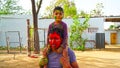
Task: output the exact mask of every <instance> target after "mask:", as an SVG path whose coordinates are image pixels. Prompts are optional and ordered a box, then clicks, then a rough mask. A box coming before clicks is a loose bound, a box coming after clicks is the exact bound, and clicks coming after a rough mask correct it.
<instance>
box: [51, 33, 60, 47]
mask: <svg viewBox="0 0 120 68" xmlns="http://www.w3.org/2000/svg"><path fill="white" fill-rule="evenodd" d="M61 42H62V40H61V38H60V35H59V34H57V33H56V32H54V33H51V34H49V44H50V46H51V47H52V48H59V47H60V45H61Z"/></svg>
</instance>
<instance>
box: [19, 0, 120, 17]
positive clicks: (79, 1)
mask: <svg viewBox="0 0 120 68" xmlns="http://www.w3.org/2000/svg"><path fill="white" fill-rule="evenodd" d="M51 1H52V0H43V3H42V6H41V9H40V14H43V13H44V11H45V8H46V6H49V4H50V2H51ZM74 2H75V4H76V7H77V10H78V11H80V10H83V11H85V12H90V11H91V10H93V9H94V8H95V7H96V4H97V3H103V6H104V8H103V13H104V14H103V15H107V16H109V15H120V5H119V4H120V0H74ZM18 4H19V5H20V6H22V7H23V9H25V10H30V9H31V0H19V2H18Z"/></svg>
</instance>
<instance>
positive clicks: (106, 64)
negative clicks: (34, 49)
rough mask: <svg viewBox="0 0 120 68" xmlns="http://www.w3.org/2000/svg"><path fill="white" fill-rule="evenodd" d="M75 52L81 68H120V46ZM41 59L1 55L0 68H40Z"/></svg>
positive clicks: (21, 55)
mask: <svg viewBox="0 0 120 68" xmlns="http://www.w3.org/2000/svg"><path fill="white" fill-rule="evenodd" d="M74 52H75V54H76V58H77V62H78V64H79V67H80V68H120V54H119V53H120V45H106V46H105V49H87V50H85V51H74ZM39 59H40V57H39V58H30V57H28V56H27V54H0V68H39V65H38V63H39Z"/></svg>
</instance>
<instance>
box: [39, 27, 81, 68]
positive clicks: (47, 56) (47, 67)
mask: <svg viewBox="0 0 120 68" xmlns="http://www.w3.org/2000/svg"><path fill="white" fill-rule="evenodd" d="M63 31H64V30H62V29H59V28H53V29H51V30H50V31H49V32H48V43H49V45H48V46H47V47H45V49H44V51H43V58H42V59H41V61H40V65H41V66H42V67H44V68H79V67H78V64H77V61H76V56H75V54H74V52H73V51H72V50H71V49H70V48H69V47H68V46H67V47H66V48H65V49H63V51H62V53H59V52H57V49H59V47H60V46H61V44H62V42H63V38H64V35H63Z"/></svg>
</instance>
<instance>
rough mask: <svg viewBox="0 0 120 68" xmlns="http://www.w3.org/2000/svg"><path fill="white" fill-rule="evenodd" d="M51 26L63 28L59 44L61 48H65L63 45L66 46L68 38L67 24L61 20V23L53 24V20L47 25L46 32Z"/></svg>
mask: <svg viewBox="0 0 120 68" xmlns="http://www.w3.org/2000/svg"><path fill="white" fill-rule="evenodd" d="M52 28H60V29H63V30H64V33H63V35H64V38H63V42H62V44H61V46H62V47H63V48H65V47H66V46H67V39H68V33H67V24H66V23H64V22H61V23H59V24H57V25H55V24H54V22H53V23H51V24H50V25H49V28H48V32H49V31H50V29H52ZM47 44H48V35H47Z"/></svg>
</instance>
